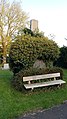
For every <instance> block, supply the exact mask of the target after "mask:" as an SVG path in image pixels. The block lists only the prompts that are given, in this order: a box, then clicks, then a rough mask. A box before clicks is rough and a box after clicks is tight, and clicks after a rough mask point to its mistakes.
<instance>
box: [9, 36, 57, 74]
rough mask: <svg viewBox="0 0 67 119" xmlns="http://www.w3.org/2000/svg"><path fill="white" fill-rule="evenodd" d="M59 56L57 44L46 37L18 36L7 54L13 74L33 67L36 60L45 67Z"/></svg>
mask: <svg viewBox="0 0 67 119" xmlns="http://www.w3.org/2000/svg"><path fill="white" fill-rule="evenodd" d="M58 56H59V48H58V46H57V44H56V43H55V42H54V41H52V40H49V39H48V38H47V37H42V38H41V37H31V36H30V35H29V36H28V35H25V36H19V37H17V38H16V40H15V42H13V43H12V45H11V49H10V53H9V64H10V68H11V70H12V71H13V72H14V73H17V72H19V71H20V70H21V69H23V70H24V69H26V68H27V67H31V66H33V64H34V62H35V61H36V60H37V59H41V60H43V61H44V62H45V63H46V65H48V64H49V62H51V61H54V60H56V59H57V58H58Z"/></svg>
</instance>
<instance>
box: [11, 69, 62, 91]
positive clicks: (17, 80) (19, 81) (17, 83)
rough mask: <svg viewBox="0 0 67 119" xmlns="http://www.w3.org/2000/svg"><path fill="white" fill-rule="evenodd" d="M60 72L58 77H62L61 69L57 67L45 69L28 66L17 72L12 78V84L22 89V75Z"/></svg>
mask: <svg viewBox="0 0 67 119" xmlns="http://www.w3.org/2000/svg"><path fill="white" fill-rule="evenodd" d="M56 72H60V78H61V79H63V70H62V69H61V68H58V67H54V68H46V69H35V68H32V67H31V68H29V69H26V70H21V71H20V72H19V73H17V74H16V75H15V76H14V77H13V79H12V85H13V86H14V88H15V89H17V90H21V91H22V90H24V87H23V77H24V76H33V75H40V74H49V73H56Z"/></svg>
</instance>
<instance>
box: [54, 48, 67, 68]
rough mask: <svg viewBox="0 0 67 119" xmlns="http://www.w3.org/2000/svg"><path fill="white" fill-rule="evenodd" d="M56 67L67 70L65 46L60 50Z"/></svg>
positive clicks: (66, 50)
mask: <svg viewBox="0 0 67 119" xmlns="http://www.w3.org/2000/svg"><path fill="white" fill-rule="evenodd" d="M54 65H56V66H59V67H63V68H67V47H66V46H63V47H61V48H60V56H59V58H58V59H57V61H56V62H55V63H54Z"/></svg>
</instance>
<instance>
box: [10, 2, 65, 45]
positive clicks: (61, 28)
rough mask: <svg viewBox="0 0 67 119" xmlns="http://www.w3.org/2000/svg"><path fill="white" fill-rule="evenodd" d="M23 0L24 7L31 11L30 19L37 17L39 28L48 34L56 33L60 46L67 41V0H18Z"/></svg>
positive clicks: (26, 10) (56, 39)
mask: <svg viewBox="0 0 67 119" xmlns="http://www.w3.org/2000/svg"><path fill="white" fill-rule="evenodd" d="M10 1H13V0H10ZM16 1H22V9H23V10H24V11H25V12H26V13H29V19H36V20H38V23H39V30H40V31H43V32H44V33H45V35H46V36H49V34H54V35H55V38H54V40H55V42H56V43H58V45H59V46H63V45H66V46H67V41H66V40H65V39H64V38H67V0H16Z"/></svg>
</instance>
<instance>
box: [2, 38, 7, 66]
mask: <svg viewBox="0 0 67 119" xmlns="http://www.w3.org/2000/svg"><path fill="white" fill-rule="evenodd" d="M2 47H3V65H4V64H5V63H6V56H7V51H6V50H7V49H6V41H5V39H3V42H2Z"/></svg>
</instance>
